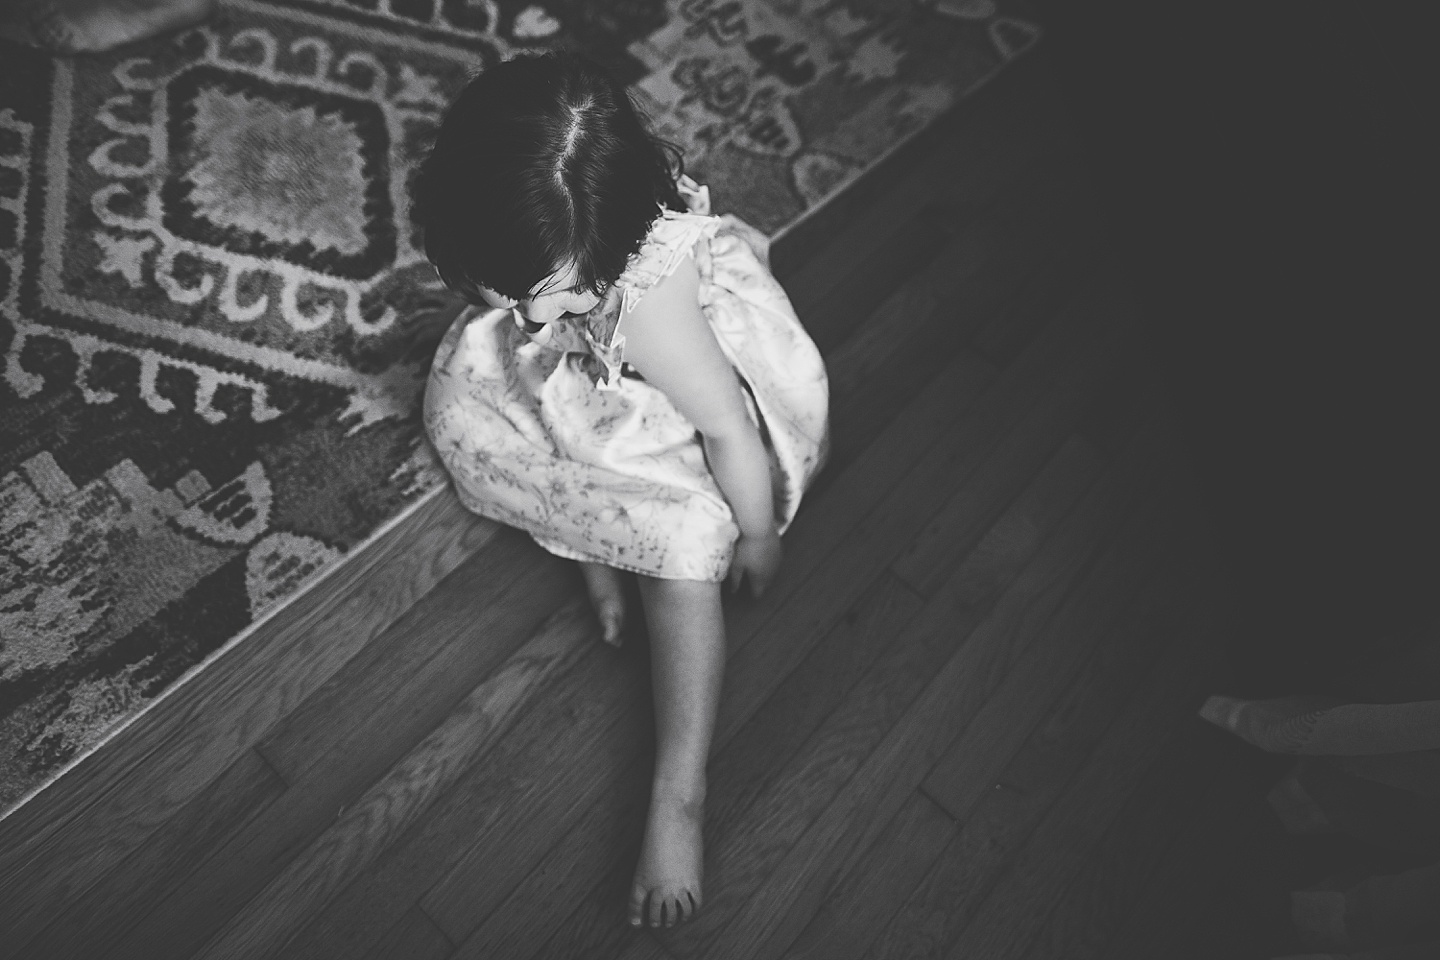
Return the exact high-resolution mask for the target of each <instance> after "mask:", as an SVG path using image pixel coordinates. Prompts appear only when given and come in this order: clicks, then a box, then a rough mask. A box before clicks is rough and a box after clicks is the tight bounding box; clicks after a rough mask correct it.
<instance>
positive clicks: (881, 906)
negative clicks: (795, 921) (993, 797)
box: [784, 790, 959, 960]
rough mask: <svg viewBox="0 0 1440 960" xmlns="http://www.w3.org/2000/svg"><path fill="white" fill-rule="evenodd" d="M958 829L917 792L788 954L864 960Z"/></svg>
mask: <svg viewBox="0 0 1440 960" xmlns="http://www.w3.org/2000/svg"><path fill="white" fill-rule="evenodd" d="M958 829H959V826H958V824H956V822H955V820H954V819H953V818H951V816H950V815H949V814H947V813H946V812H945V811H944V810H942V809H941V808H940V807H939V806H937V805H936V804H935V802H934V801H933V800H931V799H930V798H929V797H927V796H925V794H923V793H921V792H920V791H918V790H917V791H916V792H915V793H912V794H911V795H910V796H909V797H908V798H907V799H906V801H905V803H904V804H902V805H901V807H900V810H899V812H897V813H896V814H895V816H894V818H893V819H892V820H891V821H890V823H889V824H888V825H887V826H886V827H885V830H884V831H883V832H882V833H881V834H880V836H879V837H877V838H876V839H875V843H874V844H872V845H871V847H870V849H869V850H867V851H866V852H865V855H864V856H863V857H862V858H861V859H860V860H859V861H857V862H856V864H855V868H854V869H853V870H851V871H850V872H849V873H848V874H846V876H845V877H844V878H843V879H842V880H841V881H840V882H839V883H837V884H836V885H835V888H834V889H833V890H831V891H830V892H829V893H828V894H826V896H825V901H824V903H823V904H821V906H820V909H819V910H818V911H816V913H815V917H814V918H813V919H812V920H811V921H810V922H809V923H808V924H807V925H806V926H805V929H804V930H802V931H801V932H800V935H799V936H798V937H796V938H795V942H794V943H792V944H791V945H790V948H789V949H788V950H787V951H786V952H785V954H784V956H785V958H786V960H859V958H860V956H861V955H862V954H863V953H864V951H865V947H866V946H867V945H868V944H869V942H870V938H871V937H873V936H874V935H875V932H876V931H877V930H879V929H881V928H882V927H884V925H885V924H886V923H887V922H889V920H890V917H891V916H893V915H894V913H895V911H896V910H898V909H899V907H900V904H901V903H902V902H903V901H904V899H905V898H906V897H907V896H908V895H909V893H910V891H911V890H913V889H914V888H915V885H916V884H917V883H919V882H920V879H921V877H923V876H924V875H925V873H926V872H927V871H928V870H929V869H930V865H931V864H932V863H933V862H934V861H935V858H936V857H938V856H939V855H940V851H942V850H944V849H945V847H946V846H947V845H948V844H949V843H950V841H951V840H952V839H954V836H955V832H956V831H957V830H958Z"/></svg>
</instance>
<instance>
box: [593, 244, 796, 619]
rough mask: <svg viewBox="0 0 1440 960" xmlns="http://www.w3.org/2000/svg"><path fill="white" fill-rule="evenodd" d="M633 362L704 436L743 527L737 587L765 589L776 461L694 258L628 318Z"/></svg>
mask: <svg viewBox="0 0 1440 960" xmlns="http://www.w3.org/2000/svg"><path fill="white" fill-rule="evenodd" d="M622 323H623V326H624V335H625V359H626V360H628V361H629V362H630V363H631V364H633V365H634V367H635V369H636V370H638V371H640V375H641V376H642V377H644V378H645V379H646V380H647V381H649V382H650V383H651V384H652V385H653V386H655V387H656V388H658V389H659V390H660V391H662V392H663V393H664V394H665V395H666V396H667V397H669V398H670V402H671V403H673V404H674V405H675V408H676V409H677V410H679V411H680V412H681V413H682V414H684V415H685V417H686V419H688V420H689V421H690V422H691V423H693V424H695V428H696V429H697V430H699V431H700V434H701V436H702V437H703V438H704V443H705V455H706V457H707V459H708V460H709V462H710V472H711V473H712V474H714V476H715V482H716V483H717V484H719V486H720V491H721V492H722V493H723V494H725V499H726V501H728V502H729V504H730V509H731V511H732V512H733V513H734V514H735V522H736V523H737V524H738V525H739V527H740V543H739V544H737V545H736V558H735V562H734V563H732V565H731V581H732V584H733V583H735V582H737V581H738V578H739V576H740V575H741V574H743V573H749V574H750V579H751V587H752V588H754V589H755V590H756V591H757V592H759V591H761V590H763V589H764V587H765V585H766V583H768V581H769V579H770V577H771V576H773V574H774V572H775V570H774V568H775V567H776V566H778V564H779V560H780V538H779V535H778V534H777V533H776V531H775V504H774V498H773V495H772V493H771V486H770V461H769V457H768V456H767V454H766V453H765V445H764V444H763V443H762V442H761V440H760V432H759V430H757V429H756V427H755V424H754V423H752V422H751V421H750V416H749V414H748V413H747V412H746V408H745V398H744V395H743V394H742V392H741V390H742V388H741V386H740V380H739V377H738V376H736V374H735V370H734V368H732V367H731V366H730V361H729V360H727V359H726V358H725V354H724V353H723V352H722V351H721V350H720V344H719V343H717V342H716V341H715V335H714V334H713V333H712V332H711V331H710V325H709V323H707V322H706V321H705V317H704V316H703V315H702V314H701V312H700V275H699V273H698V271H697V270H696V268H695V261H694V259H693V258H691V257H687V258H685V259H684V260H683V261H681V263H680V266H679V267H678V268H677V269H676V270H675V272H674V273H672V274H671V275H670V276H668V277H665V278H664V279H662V280H661V281H660V282H659V283H657V284H656V285H655V286H653V287H651V288H650V289H649V290H648V291H646V293H645V295H644V296H643V297H642V298H641V299H640V302H639V303H638V304H636V306H635V309H634V310H632V311H631V312H630V313H629V314H628V315H626V316H625V317H624V318H623V321H622Z"/></svg>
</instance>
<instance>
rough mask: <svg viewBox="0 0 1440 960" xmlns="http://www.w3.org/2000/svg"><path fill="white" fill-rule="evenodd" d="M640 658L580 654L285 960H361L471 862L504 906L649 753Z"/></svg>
mask: <svg viewBox="0 0 1440 960" xmlns="http://www.w3.org/2000/svg"><path fill="white" fill-rule="evenodd" d="M640 647H641V645H639V644H636V643H631V644H627V645H626V647H625V648H622V649H621V650H619V651H616V650H613V649H612V648H610V647H608V646H605V645H603V644H597V645H595V646H594V647H593V648H592V649H591V650H589V651H588V652H586V653H583V654H582V656H581V659H580V661H579V662H578V663H577V664H576V665H575V667H574V668H573V669H572V670H570V671H569V672H567V673H565V674H563V675H562V676H560V677H559V678H557V680H556V682H555V684H554V686H553V687H551V688H550V690H549V691H548V692H547V693H546V695H545V696H544V697H542V698H540V700H538V701H537V702H536V703H535V705H534V707H533V708H532V709H531V710H530V711H528V712H527V713H526V714H525V715H524V716H523V717H521V718H520V719H519V721H518V722H517V723H516V724H515V726H514V727H512V728H511V730H510V732H509V734H508V735H507V736H506V737H505V738H504V739H503V740H502V741H501V742H500V744H498V745H497V746H496V748H494V749H493V750H491V751H490V752H489V753H487V754H486V755H485V756H484V757H482V758H481V759H480V760H479V762H477V763H475V764H474V765H473V766H472V767H471V768H470V769H469V770H467V771H466V772H465V773H464V774H463V775H462V776H461V777H460V779H459V780H458V781H457V782H456V783H455V785H454V786H452V787H451V788H450V789H449V790H448V791H446V792H445V793H444V794H443V795H442V796H441V797H440V799H439V800H438V801H437V802H436V803H435V805H434V806H433V807H432V808H431V810H430V812H429V813H428V814H427V815H426V817H425V818H424V819H423V821H422V822H420V823H418V824H417V825H416V826H415V827H413V828H412V829H411V830H410V831H409V832H408V833H407V834H406V835H405V836H403V837H402V838H401V839H400V840H398V841H397V842H396V843H395V844H393V845H392V846H391V847H390V848H389V849H388V850H387V851H386V852H385V853H384V854H382V856H381V857H380V858H379V859H378V860H377V861H376V862H375V863H374V864H373V865H372V866H371V867H370V868H369V869H368V870H367V871H365V873H363V874H362V875H361V876H360V877H359V878H357V879H356V881H355V882H353V883H352V884H351V885H350V886H349V887H347V888H346V889H345V890H344V891H343V892H342V893H341V894H340V895H339V896H337V897H336V898H335V899H334V900H333V901H332V902H331V903H330V904H329V906H327V907H326V909H325V910H323V911H321V912H320V914H319V915H318V916H317V917H315V918H314V919H313V920H312V922H311V923H310V924H309V925H307V927H306V928H305V929H304V930H302V931H301V932H300V933H299V935H298V936H297V937H296V938H295V940H293V941H292V942H291V943H289V944H288V945H287V947H286V953H287V957H293V958H296V960H299V958H318V957H346V958H348V957H352V956H355V955H356V954H357V953H362V952H363V951H364V949H365V947H366V945H367V944H369V943H370V942H371V941H373V940H374V939H375V938H376V937H378V936H379V935H380V934H382V933H383V932H384V931H385V930H387V929H389V927H390V926H391V925H393V924H394V923H396V922H397V921H399V919H400V918H401V917H402V916H403V915H404V914H405V912H406V911H407V910H409V909H410V908H411V907H412V906H414V905H416V904H417V903H418V902H419V901H420V900H421V898H422V897H423V896H424V895H425V893H426V891H428V890H429V889H430V888H431V887H433V886H434V885H435V884H436V883H437V882H439V881H440V880H442V879H443V878H444V877H445V875H446V874H447V873H448V872H449V871H450V870H451V869H453V868H454V866H455V864H456V863H457V862H459V861H460V860H461V859H462V858H463V857H464V856H466V855H467V853H469V852H470V851H476V850H478V851H480V853H481V854H482V855H483V854H484V853H485V852H489V853H490V854H491V860H490V863H491V865H492V872H491V874H490V878H491V880H492V881H493V892H492V893H491V894H490V895H491V896H492V897H494V898H495V900H494V902H499V901H500V900H503V899H504V897H505V895H506V894H507V893H508V892H509V889H510V887H511V886H513V885H514V884H515V883H518V882H519V880H520V879H521V878H523V877H524V876H525V874H526V873H528V872H529V870H530V868H531V867H533V866H534V865H535V864H536V863H537V862H539V860H540V859H541V858H542V857H543V856H544V854H545V853H546V851H547V850H549V849H550V847H551V846H553V844H554V843H555V842H556V841H557V840H558V839H559V838H560V836H561V834H562V833H563V830H564V829H565V826H564V825H568V824H570V823H573V822H574V821H575V820H576V819H578V818H579V817H580V816H581V815H583V813H584V812H585V811H586V810H588V809H589V808H590V806H591V805H592V803H593V802H594V801H595V799H596V798H597V796H599V795H600V794H601V793H603V792H604V791H605V790H606V789H607V788H612V787H613V785H614V784H615V783H616V780H615V777H616V776H617V775H618V774H619V773H620V772H622V771H624V770H625V769H626V768H627V767H628V766H629V764H631V763H632V762H633V761H634V758H635V757H637V756H639V755H641V754H643V753H644V752H645V751H646V750H648V749H650V744H651V742H652V731H651V728H650V725H649V723H648V719H649V709H650V707H649V701H648V696H647V692H648V686H647V676H646V673H647V669H648V666H647V661H646V659H645V657H644V651H643V649H641V648H640ZM442 929H443V928H442ZM465 932H466V933H468V932H469V931H468V930H467V931H465ZM455 939H457V940H459V939H463V937H461V938H455Z"/></svg>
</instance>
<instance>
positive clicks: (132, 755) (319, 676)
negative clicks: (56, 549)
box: [0, 492, 498, 942]
mask: <svg viewBox="0 0 1440 960" xmlns="http://www.w3.org/2000/svg"><path fill="white" fill-rule="evenodd" d="M497 529H498V527H497V526H496V525H495V524H493V523H491V522H489V521H484V520H482V519H480V518H479V517H476V516H474V515H473V514H470V513H469V512H468V511H466V510H465V509H464V508H463V507H461V506H460V505H459V503H458V501H456V500H455V498H454V496H453V494H450V493H448V492H437V493H436V494H433V495H432V496H431V497H430V498H429V499H427V500H426V501H425V502H424V503H422V504H421V505H419V506H418V507H417V508H416V514H415V515H414V516H412V517H409V518H407V519H406V520H405V521H404V522H403V523H397V524H395V525H394V526H392V527H391V528H389V529H387V530H385V531H383V532H381V533H380V534H379V535H378V536H377V537H376V539H375V540H374V541H372V542H370V543H369V544H367V545H366V546H365V547H364V548H361V549H357V551H356V553H355V555H354V556H353V557H351V558H349V559H348V560H347V562H345V563H341V564H336V565H335V566H334V567H333V568H332V569H331V571H330V572H329V573H327V574H326V575H325V577H324V579H323V580H321V581H320V582H318V583H317V584H315V585H314V586H312V587H311V588H310V589H308V590H306V591H305V592H303V593H302V594H301V595H299V596H298V597H296V598H294V599H293V600H292V601H290V602H289V603H287V604H286V605H284V606H283V607H281V608H280V609H279V610H278V611H276V612H275V613H274V614H273V615H272V616H271V617H270V618H269V619H267V620H266V621H264V622H263V623H261V624H259V625H257V626H256V627H255V628H253V631H252V633H251V634H250V635H249V636H247V637H246V638H245V640H244V641H243V642H240V643H237V644H236V645H235V646H233V647H232V648H230V649H229V650H227V651H225V652H224V653H223V654H221V655H220V656H219V657H218V658H217V659H216V661H215V662H213V663H211V664H209V665H207V666H206V667H205V668H204V669H203V670H201V671H199V672H198V673H197V674H196V675H195V676H193V677H192V678H190V679H189V680H187V681H185V682H183V683H181V684H180V685H178V686H177V687H175V688H174V690H173V692H171V693H170V694H169V695H168V696H167V697H166V698H165V699H163V700H161V701H160V702H159V703H158V704H156V705H155V706H154V707H152V708H151V709H150V710H149V711H148V712H146V713H145V714H143V715H142V716H141V717H139V718H138V719H136V720H135V721H134V722H133V723H131V724H130V725H129V726H127V727H126V728H125V729H124V730H121V731H120V732H119V733H117V734H115V736H114V737H112V738H111V739H110V741H109V742H108V743H107V744H106V745H105V749H103V750H99V751H96V752H95V753H92V754H90V755H89V756H88V757H86V758H85V759H84V760H82V761H81V762H80V763H79V764H77V765H76V766H75V767H74V768H72V769H71V770H69V771H67V772H66V773H65V774H63V775H62V776H61V777H60V778H59V779H58V780H57V781H56V782H55V783H53V784H51V785H50V786H49V787H47V788H46V789H45V793H44V801H43V802H42V803H26V804H24V805H22V806H21V807H19V808H18V809H16V810H15V811H13V812H12V813H11V814H10V815H8V816H7V817H5V819H4V820H0V929H4V930H5V931H7V933H8V934H9V936H10V937H11V938H13V940H12V942H24V941H26V940H28V939H30V937H31V936H32V935H33V934H34V933H35V932H36V931H38V930H39V929H40V928H41V927H43V926H45V925H46V924H47V923H48V922H50V921H51V920H53V919H54V917H55V916H57V915H58V913H59V912H60V911H61V910H63V909H64V907H65V905H66V904H67V903H69V902H70V901H71V900H72V899H74V898H75V897H76V896H78V895H79V893H80V892H81V891H83V890H84V889H85V888H86V887H88V886H89V885H90V884H92V883H94V882H95V881H96V880H98V879H99V878H100V877H101V876H103V875H104V874H105V873H106V872H108V871H109V870H110V869H111V868H112V867H114V866H115V864H117V863H118V862H119V861H120V860H121V859H122V858H124V857H125V856H126V855H127V854H129V853H130V852H132V851H134V850H135V849H137V848H138V847H139V846H140V845H141V844H142V843H144V842H145V840H146V839H147V838H148V837H150V836H151V835H152V834H153V833H154V832H155V831H156V830H157V829H159V828H160V827H162V826H163V825H164V824H165V823H166V822H167V821H168V820H169V819H170V818H171V817H172V816H174V815H175V814H176V813H177V812H178V811H179V810H180V808H181V807H183V806H184V805H185V803H186V802H187V801H189V800H190V799H191V798H192V797H194V796H195V795H196V794H197V793H199V792H200V791H201V790H203V789H204V788H205V787H206V785H208V784H209V783H210V782H211V781H213V780H214V779H215V778H216V777H217V776H219V775H220V774H221V773H222V772H223V771H224V770H225V769H226V768H227V767H229V766H230V764H231V763H233V762H234V761H235V759H236V758H237V757H238V756H239V755H240V754H241V753H242V752H243V751H244V750H245V749H247V748H248V747H250V746H251V744H253V743H254V741H255V738H256V737H258V736H259V735H260V734H261V733H263V732H264V731H265V730H266V729H268V728H269V727H270V726H271V725H273V724H274V723H275V722H276V721H278V720H279V719H280V718H282V717H284V716H286V715H287V714H288V713H289V712H290V711H291V710H293V709H294V707H295V705H296V704H298V703H300V702H301V701H302V700H304V699H305V698H306V697H307V696H309V695H310V693H311V692H312V691H313V690H315V689H316V688H317V687H319V686H320V685H321V684H322V683H324V682H325V680H327V679H328V678H329V677H330V676H332V675H333V674H334V673H335V671H337V670H338V669H340V667H341V666H342V665H343V664H344V663H345V662H346V661H347V660H349V659H350V657H351V656H353V655H354V653H355V652H356V651H358V650H360V649H361V648H362V647H363V646H364V645H365V644H366V643H368V642H369V641H370V640H371V639H372V638H373V637H376V636H378V635H379V634H380V633H381V632H382V631H384V630H385V628H386V627H388V626H389V625H390V624H391V623H393V622H394V621H395V620H396V619H397V618H399V617H400V616H401V615H403V614H404V612H405V611H406V610H408V609H410V607H412V606H413V605H414V604H415V602H416V601H417V600H418V599H420V598H421V597H423V596H424V595H426V594H427V593H428V592H429V591H430V590H431V588H433V587H434V586H435V584H437V583H439V582H440V581H441V580H442V579H444V577H445V576H447V575H448V574H449V573H450V572H451V571H452V570H454V569H455V567H457V566H458V565H460V564H461V563H462V562H463V561H464V560H465V559H467V558H469V557H470V556H472V555H473V554H474V553H475V552H476V551H477V550H479V549H481V548H482V547H483V546H484V545H485V544H486V543H488V542H489V540H490V538H491V537H492V536H494V534H495V532H496V530H497Z"/></svg>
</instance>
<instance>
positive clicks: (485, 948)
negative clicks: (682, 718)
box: [450, 755, 651, 960]
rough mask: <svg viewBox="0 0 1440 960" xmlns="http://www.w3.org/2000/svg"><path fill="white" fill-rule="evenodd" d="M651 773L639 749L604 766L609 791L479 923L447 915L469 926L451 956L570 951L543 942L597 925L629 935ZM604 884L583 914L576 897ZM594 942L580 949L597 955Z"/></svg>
mask: <svg viewBox="0 0 1440 960" xmlns="http://www.w3.org/2000/svg"><path fill="white" fill-rule="evenodd" d="M650 772H651V770H650V763H649V758H647V757H642V756H639V755H637V756H636V757H634V758H633V759H632V761H631V762H630V763H629V764H628V765H627V766H626V767H624V768H622V769H618V770H615V771H613V772H608V773H609V775H608V776H607V778H606V783H605V786H606V787H607V788H608V789H605V790H602V791H601V792H600V795H599V798H598V799H597V800H596V801H595V803H594V804H592V805H591V807H590V809H589V810H587V811H586V812H585V815H584V816H582V817H581V818H580V819H579V820H577V821H576V822H575V824H574V825H573V826H572V827H571V828H570V829H569V830H568V831H566V833H565V835H564V836H563V837H561V838H560V840H559V842H558V843H556V844H555V846H554V847H552V848H551V849H550V851H549V852H548V853H547V854H546V855H545V856H544V858H542V859H541V860H540V862H539V863H538V864H536V865H535V868H534V869H533V870H531V871H530V872H529V874H527V875H526V876H525V877H524V879H522V880H521V881H520V883H519V884H518V885H516V886H515V887H514V888H513V889H511V890H510V891H509V895H508V896H507V897H506V898H505V899H504V900H503V901H502V902H501V903H500V904H499V906H498V907H496V908H495V909H494V910H491V911H490V912H489V914H488V916H486V917H485V918H483V922H480V923H479V924H478V925H476V924H475V923H474V922H473V921H470V920H468V919H460V920H452V921H451V922H452V923H455V924H457V925H460V926H465V925H468V926H471V927H473V929H472V931H471V933H470V935H469V936H468V937H467V938H466V939H465V941H464V942H463V943H461V944H460V945H459V946H458V947H457V948H456V951H455V954H454V957H455V960H467V958H468V960H491V958H494V957H511V958H515V960H522V958H525V957H530V956H532V955H534V954H535V952H536V951H537V950H540V949H541V948H542V947H544V948H545V949H544V951H543V952H544V953H545V954H546V955H548V956H558V955H561V954H564V953H569V952H570V951H569V950H568V949H565V948H562V947H561V945H560V943H558V942H557V943H553V944H547V941H549V940H550V939H551V938H552V937H555V938H556V939H557V940H560V941H565V940H569V941H574V940H576V939H577V937H578V936H583V932H584V931H585V930H587V929H589V928H590V926H591V925H594V926H600V927H603V928H604V930H605V931H606V934H607V939H614V940H615V941H616V942H617V943H618V942H619V939H620V938H622V937H626V936H634V933H633V931H630V930H629V928H628V924H626V923H625V910H626V904H627V902H628V897H629V892H630V889H629V882H628V881H629V878H630V877H631V876H632V875H633V873H634V867H635V861H636V858H637V856H638V853H639V850H640V839H641V836H642V835H643V832H644V827H645V812H646V808H647V805H648V804H649V801H650ZM612 878H613V879H612ZM607 880H609V881H610V882H609V883H606V881H607ZM602 884H603V885H604V888H603V893H604V894H606V897H605V899H604V900H603V901H600V898H592V899H595V900H597V901H598V902H597V903H596V907H597V909H596V910H595V911H594V914H593V915H585V914H584V911H583V910H582V909H581V907H582V900H583V899H585V898H586V897H587V895H590V894H591V893H592V892H593V891H595V890H596V888H597V887H598V886H600V885H602ZM450 909H451V910H455V909H456V908H455V907H453V906H452V907H451V908H450ZM577 913H580V914H581V916H578V917H577V916H576V914H577ZM560 931H563V933H561V932H560ZM594 946H595V945H594V944H593V943H591V944H587V949H586V950H585V951H583V952H581V953H580V954H579V955H580V956H598V955H600V954H598V953H595V952H593V951H594Z"/></svg>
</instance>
